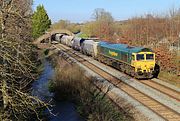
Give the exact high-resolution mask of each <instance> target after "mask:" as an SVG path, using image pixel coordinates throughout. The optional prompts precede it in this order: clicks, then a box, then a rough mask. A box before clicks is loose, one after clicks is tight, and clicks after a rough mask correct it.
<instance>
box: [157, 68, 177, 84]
mask: <svg viewBox="0 0 180 121" xmlns="http://www.w3.org/2000/svg"><path fill="white" fill-rule="evenodd" d="M158 77H159V79H161V80H163V81H165V82H168V83H170V84H173V85H175V86H177V87H180V77H178V76H177V75H174V74H171V73H168V72H165V71H161V72H160V73H159V76H158Z"/></svg>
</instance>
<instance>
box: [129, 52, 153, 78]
mask: <svg viewBox="0 0 180 121" xmlns="http://www.w3.org/2000/svg"><path fill="white" fill-rule="evenodd" d="M131 65H132V66H133V67H134V69H135V77H137V78H152V77H153V73H154V67H155V53H153V52H139V53H133V54H132V62H131Z"/></svg>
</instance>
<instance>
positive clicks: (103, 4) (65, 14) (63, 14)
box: [33, 0, 180, 22]
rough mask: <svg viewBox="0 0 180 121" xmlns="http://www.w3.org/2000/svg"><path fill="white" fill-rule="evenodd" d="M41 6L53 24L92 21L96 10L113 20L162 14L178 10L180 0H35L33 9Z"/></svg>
mask: <svg viewBox="0 0 180 121" xmlns="http://www.w3.org/2000/svg"><path fill="white" fill-rule="evenodd" d="M39 4H43V5H44V7H45V9H46V10H47V12H48V15H49V17H50V18H51V20H52V21H53V22H56V21H58V20H60V19H65V20H70V21H71V22H86V21H89V20H92V14H93V11H94V9H96V8H104V9H105V10H106V11H108V12H110V13H111V14H112V16H113V17H114V18H115V20H126V19H128V18H131V17H134V16H140V15H144V14H148V13H156V14H160V15H161V14H164V13H166V12H168V11H169V9H171V8H180V0H35V1H34V5H33V8H34V9H35V8H36V6H37V5H39Z"/></svg>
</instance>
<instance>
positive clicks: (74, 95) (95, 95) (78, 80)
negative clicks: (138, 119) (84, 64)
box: [51, 58, 132, 121]
mask: <svg viewBox="0 0 180 121" xmlns="http://www.w3.org/2000/svg"><path fill="white" fill-rule="evenodd" d="M53 63H54V65H56V66H55V77H54V81H53V83H51V90H52V91H54V93H55V99H56V100H68V101H72V102H74V103H75V104H76V108H77V111H78V112H79V113H80V115H81V116H82V117H83V118H85V119H86V120H87V121H124V120H128V121H129V120H132V118H131V116H129V114H128V113H127V112H125V111H123V110H120V109H119V108H118V107H117V106H115V105H114V104H113V103H112V102H111V101H110V100H109V99H108V98H107V97H106V95H104V94H103V93H102V92H101V91H99V90H98V89H97V88H96V87H95V86H94V85H93V84H92V83H91V81H93V80H92V79H88V78H86V76H84V71H83V70H82V69H81V68H80V67H79V66H77V65H70V64H68V63H67V62H66V61H64V60H63V59H60V58H57V59H56V61H54V62H53Z"/></svg>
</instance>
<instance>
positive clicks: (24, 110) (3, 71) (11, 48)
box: [0, 0, 48, 120]
mask: <svg viewBox="0 0 180 121" xmlns="http://www.w3.org/2000/svg"><path fill="white" fill-rule="evenodd" d="M31 4H32V1H31V0H1V1H0V22H1V37H0V99H1V101H0V106H1V109H2V110H0V118H1V119H0V120H12V119H14V118H16V119H17V120H22V119H24V118H29V117H30V116H31V114H32V115H33V114H36V116H37V118H38V119H40V118H39V116H38V109H39V108H41V107H46V108H48V105H47V104H46V103H44V102H42V101H41V100H39V99H38V98H36V97H33V96H31V95H30V93H29V89H30V88H29V87H30V84H31V83H32V81H33V80H34V79H35V77H36V74H35V71H34V70H35V69H36V64H35V63H34V61H35V59H36V57H34V56H33V55H36V54H35V51H34V49H33V47H32V45H31V43H30V41H31V12H32V10H31Z"/></svg>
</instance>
